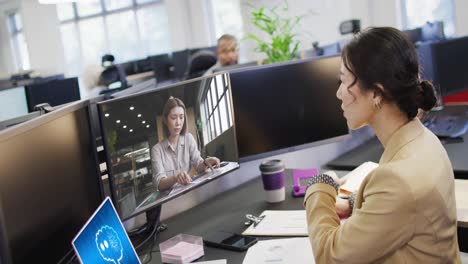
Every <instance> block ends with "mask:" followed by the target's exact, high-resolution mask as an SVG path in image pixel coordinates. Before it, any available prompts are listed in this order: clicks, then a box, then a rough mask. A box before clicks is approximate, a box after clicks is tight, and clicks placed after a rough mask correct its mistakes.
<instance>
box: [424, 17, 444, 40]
mask: <svg viewBox="0 0 468 264" xmlns="http://www.w3.org/2000/svg"><path fill="white" fill-rule="evenodd" d="M421 31H422V32H421V34H422V40H423V41H438V40H444V39H445V33H444V22H443V21H434V22H426V23H425V24H424V25H423V26H422V27H421Z"/></svg>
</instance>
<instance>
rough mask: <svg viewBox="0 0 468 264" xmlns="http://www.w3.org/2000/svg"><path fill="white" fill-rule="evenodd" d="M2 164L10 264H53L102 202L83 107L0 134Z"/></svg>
mask: <svg viewBox="0 0 468 264" xmlns="http://www.w3.org/2000/svg"><path fill="white" fill-rule="evenodd" d="M0 159H1V160H2V166H0V175H1V176H0V197H1V203H2V209H3V220H4V229H5V233H6V237H7V240H8V243H9V248H10V254H11V258H12V259H13V263H57V262H58V261H59V260H60V259H61V258H62V257H63V256H64V255H66V254H67V252H69V251H70V250H71V249H72V247H71V244H70V242H71V241H72V239H73V237H74V236H75V235H76V233H78V231H79V230H80V228H81V227H82V226H83V225H84V224H85V223H86V221H87V220H88V218H89V217H90V216H91V215H92V214H93V212H94V210H95V209H96V208H97V207H98V206H99V204H100V202H101V201H102V191H101V190H102V188H101V185H100V180H99V174H98V169H97V168H98V167H97V162H96V156H95V147H94V144H93V141H92V134H91V132H90V126H89V115H88V106H87V102H79V103H75V104H72V105H69V106H67V107H64V108H61V109H59V110H56V111H54V112H51V113H49V114H47V115H44V116H41V117H39V118H36V119H34V120H31V121H29V122H26V123H23V124H20V125H18V126H16V127H14V128H10V129H6V130H3V131H2V132H0Z"/></svg>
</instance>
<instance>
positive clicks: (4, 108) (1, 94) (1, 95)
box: [0, 87, 28, 121]
mask: <svg viewBox="0 0 468 264" xmlns="http://www.w3.org/2000/svg"><path fill="white" fill-rule="evenodd" d="M27 113H28V103H27V100H26V93H25V90H24V87H14V88H7V89H4V90H0V121H4V120H8V119H11V118H15V117H19V116H23V115H26V114H27Z"/></svg>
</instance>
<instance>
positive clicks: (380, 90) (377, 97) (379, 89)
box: [373, 83, 385, 103]
mask: <svg viewBox="0 0 468 264" xmlns="http://www.w3.org/2000/svg"><path fill="white" fill-rule="evenodd" d="M374 85H375V88H376V89H375V90H374V96H373V99H374V101H378V102H379V103H380V102H382V100H383V95H384V92H385V88H384V86H383V85H382V84H381V83H374Z"/></svg>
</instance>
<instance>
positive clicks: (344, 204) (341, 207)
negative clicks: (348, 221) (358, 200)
mask: <svg viewBox="0 0 468 264" xmlns="http://www.w3.org/2000/svg"><path fill="white" fill-rule="evenodd" d="M335 208H336V213H337V214H338V216H339V217H340V218H347V217H349V216H350V215H351V206H349V200H348V199H342V198H340V197H337V198H336V203H335Z"/></svg>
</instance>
